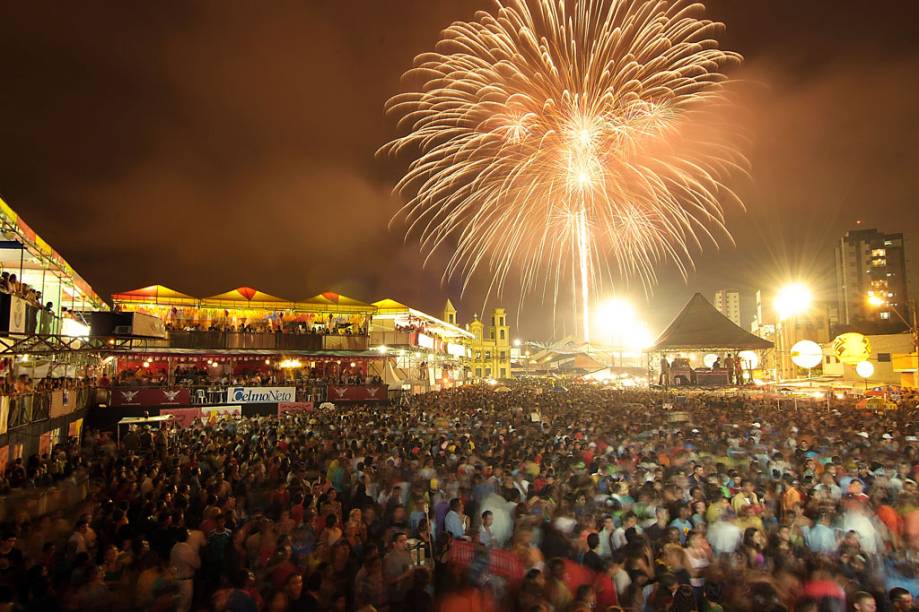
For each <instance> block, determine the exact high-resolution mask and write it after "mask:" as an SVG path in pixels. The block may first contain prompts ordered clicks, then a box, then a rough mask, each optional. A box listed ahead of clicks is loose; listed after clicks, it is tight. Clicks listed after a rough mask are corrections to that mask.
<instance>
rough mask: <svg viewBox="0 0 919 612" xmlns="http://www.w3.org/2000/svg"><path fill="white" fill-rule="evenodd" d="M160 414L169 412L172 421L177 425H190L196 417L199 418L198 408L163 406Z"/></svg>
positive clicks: (199, 410) (199, 411)
mask: <svg viewBox="0 0 919 612" xmlns="http://www.w3.org/2000/svg"><path fill="white" fill-rule="evenodd" d="M160 414H162V415H166V414H171V415H172V416H173V417H174V419H173V422H174V423H175V424H176V425H177V426H179V427H191V426H192V425H193V424H194V423H195V420H196V419H200V418H201V409H200V408H163V409H162V410H160Z"/></svg>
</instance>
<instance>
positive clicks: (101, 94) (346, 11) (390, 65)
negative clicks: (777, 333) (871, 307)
mask: <svg viewBox="0 0 919 612" xmlns="http://www.w3.org/2000/svg"><path fill="white" fill-rule="evenodd" d="M772 4H773V3H767V2H765V1H762V2H755V3H744V5H743V6H740V5H739V4H738V3H729V2H710V3H709V4H708V15H709V16H710V17H711V18H713V19H718V20H722V21H724V22H725V24H726V25H727V31H726V33H725V35H724V36H723V37H722V43H723V45H722V46H723V47H724V48H726V49H731V50H735V51H739V52H740V53H742V54H743V55H744V56H745V58H746V61H745V63H744V64H743V66H742V67H741V68H740V69H738V70H734V71H733V72H732V73H731V74H732V76H733V77H735V78H738V79H741V80H744V81H747V82H749V83H751V91H754V92H755V94H754V95H751V96H749V98H750V99H749V106H748V107H747V108H746V109H745V113H744V114H745V117H748V118H749V123H748V126H747V127H748V129H749V132H750V138H751V148H750V158H751V164H752V173H751V177H750V179H748V180H741V181H738V182H737V183H736V184H735V185H733V186H734V187H735V188H736V189H737V190H738V191H739V192H740V193H741V194H742V196H743V199H744V201H745V203H746V204H747V207H748V212H747V213H742V212H740V211H738V210H733V209H731V208H728V211H727V212H728V227H729V229H730V230H731V231H732V233H733V235H734V237H735V240H736V243H737V246H736V247H732V246H730V245H729V244H724V245H723V247H722V249H721V250H720V251H716V250H714V249H712V248H707V249H706V250H705V252H704V253H702V254H700V255H698V256H697V259H696V263H697V271H696V273H694V274H691V275H690V277H689V279H688V281H687V282H685V283H684V282H683V280H682V279H680V278H679V277H678V276H677V275H676V274H675V268H674V267H673V266H672V265H671V266H668V267H667V270H666V271H665V272H663V273H662V274H661V283H660V285H659V286H658V287H657V288H656V289H655V293H654V299H653V306H652V307H651V308H649V310H648V318H649V320H650V321H651V323H652V325H653V326H654V327H656V328H660V327H661V326H662V325H663V324H665V323H666V322H667V320H668V319H669V318H670V317H671V316H672V315H673V314H675V312H676V311H678V310H679V308H680V307H682V305H683V303H684V302H685V300H686V299H687V298H688V297H689V295H691V294H692V293H693V292H695V291H697V290H702V291H704V293H706V295H709V297H710V294H711V292H712V291H713V290H714V289H715V288H718V287H727V286H737V287H740V288H742V289H743V288H749V287H753V286H756V285H767V284H768V283H770V282H779V281H781V280H783V278H772V277H773V276H776V277H778V276H788V275H792V274H804V275H809V276H811V277H812V278H814V280H816V281H818V282H819V281H820V280H821V277H823V276H824V275H827V274H829V273H830V272H831V270H832V250H831V249H832V245H833V244H834V242H835V241H836V240H838V238H839V237H840V236H841V235H842V233H843V232H845V231H846V230H847V229H851V228H853V227H855V223H856V220H858V219H861V220H863V226H866V227H878V228H879V229H881V230H884V231H905V232H909V231H916V230H919V221H917V220H916V218H915V216H911V215H909V213H910V212H911V211H912V210H913V209H914V207H915V204H914V202H913V201H912V197H911V196H912V194H913V193H915V192H916V188H917V187H919V178H917V177H916V175H915V173H914V172H911V170H912V167H913V166H915V165H916V158H917V155H916V153H915V151H914V149H913V146H914V142H915V141H916V136H917V131H919V130H917V121H916V117H915V111H914V109H915V108H916V105H917V102H919V86H917V84H916V82H915V79H914V78H912V77H913V75H914V74H916V69H917V68H919V56H917V53H916V51H915V49H914V48H913V46H912V44H911V42H912V41H911V37H912V32H911V28H910V25H909V24H911V23H912V22H913V20H914V18H915V15H914V14H910V13H915V9H914V8H910V7H905V6H901V4H902V3H894V2H885V3H881V4H880V5H879V6H877V7H874V9H873V10H872V11H871V12H870V13H864V12H862V11H860V10H859V8H860V7H859V6H858V5H856V4H854V3H845V6H843V7H842V8H840V5H839V3H829V2H821V3H811V4H809V5H808V7H807V8H806V10H805V11H804V12H802V9H800V7H791V6H790V5H787V6H780V7H778V8H777V7H775V6H772ZM400 6H401V7H404V10H401V11H400V10H392V7H391V5H389V4H387V5H385V6H384V5H383V4H381V3H380V4H372V3H359V2H341V3H336V4H335V5H334V6H329V7H311V6H308V5H307V4H301V3H293V2H291V3H282V2H279V3H273V4H272V5H271V6H270V7H269V9H270V10H267V11H266V10H264V9H265V7H259V8H260V9H262V10H256V9H255V7H254V6H249V7H247V6H244V5H242V4H236V5H222V4H221V5H218V4H216V3H214V4H209V5H206V4H200V5H196V6H194V7H183V8H182V9H181V10H179V11H178V12H177V11H175V10H174V11H172V12H170V14H168V15H165V14H160V13H157V11H156V10H155V9H154V7H152V6H144V5H137V6H132V7H127V6H119V7H114V8H113V7H112V6H103V5H102V4H98V5H91V6H89V7H85V6H81V7H80V8H79V9H77V8H76V7H75V6H74V7H70V6H65V7H63V8H61V7H60V6H54V5H51V4H46V5H37V6H36V5H28V6H27V5H21V6H15V7H8V11H7V12H8V13H10V14H9V15H8V18H7V20H5V23H4V26H3V29H4V36H3V40H2V41H0V47H2V49H3V54H2V58H3V59H2V60H0V61H2V62H3V68H4V74H5V75H6V77H7V78H6V87H5V88H4V92H3V94H2V96H0V100H2V109H3V119H2V127H0V134H2V136H3V142H4V145H5V146H4V149H3V153H2V156H3V163H2V165H0V195H2V197H3V198H4V199H5V200H6V201H7V202H8V203H9V204H10V205H11V206H12V207H13V208H14V209H15V210H17V211H18V212H20V213H21V214H22V215H23V217H24V218H25V219H26V220H27V221H28V222H29V224H30V225H32V226H33V227H34V228H35V229H36V230H37V231H38V232H39V233H40V234H41V235H42V236H43V237H45V238H46V239H47V240H48V241H49V242H50V243H51V244H52V245H53V246H54V247H55V248H56V249H57V250H58V251H59V252H61V253H62V255H64V257H66V258H67V259H68V261H70V263H71V264H73V265H74V267H75V268H76V269H77V270H78V271H79V272H80V273H81V274H82V275H83V276H84V277H85V278H86V279H87V280H88V281H89V282H90V283H91V284H92V285H93V286H94V287H95V288H96V289H97V290H98V291H99V292H101V293H103V294H104V295H106V296H107V295H108V294H110V293H112V292H113V291H119V290H127V289H133V288H135V287H139V286H143V285H148V284H152V283H163V284H166V285H169V286H172V287H174V288H176V289H179V290H182V291H185V292H189V293H192V294H196V295H202V296H206V295H211V294H215V293H219V292H222V291H224V290H226V289H229V288H231V287H235V286H239V285H252V286H257V287H258V288H259V289H262V290H264V291H268V292H269V293H277V294H280V295H283V296H287V297H291V298H294V299H296V298H300V297H304V296H307V295H312V294H315V293H317V292H319V291H323V290H337V291H340V292H342V293H345V294H348V295H353V296H354V297H357V298H360V299H364V300H367V301H373V300H376V299H380V298H384V297H392V298H395V299H398V300H400V301H404V302H406V303H409V304H412V305H417V306H418V307H421V308H422V309H425V310H428V311H430V312H432V313H433V314H437V313H439V311H440V307H441V306H442V303H443V301H444V300H445V299H446V298H447V297H450V298H451V299H453V301H454V303H456V304H457V306H459V307H460V310H461V316H460V320H461V321H466V320H468V319H469V318H471V316H472V314H473V313H474V312H478V311H480V310H481V296H482V295H483V293H484V291H483V289H482V286H483V285H484V284H486V283H484V282H482V281H484V280H485V279H483V278H481V276H482V275H480V278H479V282H477V283H476V284H475V285H474V286H473V287H472V288H471V289H470V290H469V291H468V292H467V295H466V297H465V298H464V299H463V300H462V305H460V300H459V299H458V297H459V296H458V293H459V292H458V289H457V287H456V286H452V287H444V288H443V289H442V290H441V289H438V290H437V291H434V289H435V288H438V287H439V278H440V266H439V264H438V263H436V262H435V263H434V264H433V265H431V266H429V267H428V268H427V269H426V270H422V269H421V260H422V258H421V256H420V255H419V254H418V249H417V245H416V244H415V243H413V242H409V243H407V244H405V245H403V240H402V231H401V228H394V229H393V230H388V229H387V223H388V221H389V218H390V217H391V215H392V214H393V212H395V210H396V209H397V208H398V206H399V201H398V199H397V198H395V197H394V196H392V195H391V194H390V190H391V188H392V185H393V183H394V182H395V180H396V178H397V177H398V174H399V171H400V169H401V167H402V166H403V163H400V162H399V161H398V160H396V161H393V160H382V159H378V158H375V157H374V151H375V150H376V148H377V147H378V146H380V145H381V144H382V143H383V142H385V141H386V140H387V139H388V138H391V137H392V136H393V135H394V134H395V128H394V127H393V126H392V123H391V122H390V121H387V120H386V119H385V118H384V116H383V103H384V102H385V100H386V99H387V98H388V97H389V96H390V95H392V94H393V93H396V92H397V91H398V90H399V75H400V74H401V73H402V72H403V71H404V70H405V69H406V68H408V67H409V66H410V65H411V61H412V58H413V56H414V55H415V54H417V53H419V52H422V51H424V50H426V49H428V48H429V47H430V46H431V45H432V44H433V42H434V41H435V40H436V38H437V34H438V32H439V31H440V29H441V28H443V27H445V26H446V25H448V24H449V23H450V22H451V21H453V20H455V19H460V18H462V19H469V18H471V17H472V14H473V12H474V10H475V9H477V8H488V7H489V6H490V4H489V3H488V2H483V1H482V0H478V1H463V2H445V3H438V4H437V5H436V6H434V5H433V3H421V2H419V3H410V2H405V3H400ZM113 11H116V12H113ZM855 20H858V24H859V29H858V31H857V34H855V33H853V29H854V28H853V26H852V23H853V21H855ZM500 302H501V303H502V304H503V305H506V306H508V307H509V308H511V309H512V311H513V310H516V292H515V291H510V292H509V293H508V295H506V296H505V299H503V300H501V301H500ZM496 303H497V302H496V300H494V299H492V300H491V302H490V305H495V304H496ZM549 308H550V306H549V305H540V304H538V303H537V302H535V301H534V300H532V299H530V300H528V301H527V302H526V303H525V304H524V312H523V315H522V323H523V324H524V333H525V334H527V335H531V336H534V337H545V336H549V335H551V331H548V330H545V329H544V325H543V323H542V322H543V321H545V318H544V315H545V314H546V313H547V312H548V310H549ZM514 314H515V315H516V313H514ZM514 318H515V322H516V317H514Z"/></svg>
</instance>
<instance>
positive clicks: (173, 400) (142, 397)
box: [112, 389, 191, 408]
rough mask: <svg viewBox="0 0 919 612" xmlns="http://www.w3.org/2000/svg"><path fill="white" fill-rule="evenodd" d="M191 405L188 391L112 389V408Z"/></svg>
mask: <svg viewBox="0 0 919 612" xmlns="http://www.w3.org/2000/svg"><path fill="white" fill-rule="evenodd" d="M190 403H191V394H190V393H189V392H188V389H112V406H113V407H114V408H120V407H122V406H182V405H187V404H190Z"/></svg>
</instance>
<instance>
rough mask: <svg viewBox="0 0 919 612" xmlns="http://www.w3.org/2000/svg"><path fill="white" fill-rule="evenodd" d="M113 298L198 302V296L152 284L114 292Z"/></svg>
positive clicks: (164, 302) (120, 300) (161, 301)
mask: <svg viewBox="0 0 919 612" xmlns="http://www.w3.org/2000/svg"><path fill="white" fill-rule="evenodd" d="M112 300H114V301H115V302H123V303H141V302H142V303H147V304H164V305H170V304H175V305H180V304H181V305H190V304H195V303H197V301H198V298H195V297H192V296H190V295H188V294H187V293H182V292H181V291H176V290H175V289H170V288H169V287H166V286H165V285H150V286H149V287H141V288H139V289H132V290H131V291H123V292H121V293H115V294H112Z"/></svg>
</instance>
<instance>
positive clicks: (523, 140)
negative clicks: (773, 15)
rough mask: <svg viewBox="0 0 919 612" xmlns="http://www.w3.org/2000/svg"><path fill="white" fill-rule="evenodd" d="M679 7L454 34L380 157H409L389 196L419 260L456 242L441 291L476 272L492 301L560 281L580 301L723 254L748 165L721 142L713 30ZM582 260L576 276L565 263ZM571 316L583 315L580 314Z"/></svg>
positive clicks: (526, 6)
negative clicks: (614, 285)
mask: <svg viewBox="0 0 919 612" xmlns="http://www.w3.org/2000/svg"><path fill="white" fill-rule="evenodd" d="M703 10H704V7H703V6H702V5H701V4H698V3H695V4H694V3H690V2H685V1H682V0H677V1H675V2H668V1H658V2H653V1H652V2H639V1H631V0H555V1H552V0H530V1H525V0H513V1H511V2H508V3H506V4H504V3H501V2H497V3H496V4H495V8H494V10H493V11H492V12H479V13H477V14H476V16H475V20H474V21H470V22H456V23H454V24H452V25H451V26H450V27H448V28H447V29H446V30H444V32H443V33H442V37H441V40H440V42H439V43H438V44H437V46H436V49H435V51H433V52H430V53H424V54H421V55H419V56H418V57H416V58H415V65H414V68H413V69H411V70H409V71H408V72H407V73H406V74H405V80H406V82H408V83H414V84H416V85H417V87H416V88H415V89H413V90H412V91H408V92H406V93H402V94H399V95H396V96H394V97H393V98H391V99H390V100H389V101H388V102H387V104H386V110H387V113H388V114H391V115H394V116H396V117H398V125H399V127H400V128H402V129H405V130H407V133H406V134H405V135H404V136H401V137H399V138H396V139H395V140H393V141H391V142H389V143H387V144H386V145H384V146H383V147H382V148H381V149H380V153H382V154H393V155H395V154H398V153H400V152H401V151H403V150H408V151H410V152H411V153H412V154H413V155H414V159H413V161H412V162H411V163H410V164H409V167H408V170H407V172H406V173H405V175H404V176H403V177H402V179H401V180H400V181H399V182H398V184H397V185H396V191H398V192H399V193H400V194H402V195H403V196H404V197H405V198H406V199H407V203H406V204H405V206H404V207H403V208H402V210H401V211H400V214H398V215H397V217H401V216H404V219H405V222H406V224H407V226H408V228H407V236H408V235H418V236H419V239H420V243H421V246H422V249H423V250H424V251H425V252H426V253H428V257H430V255H431V254H432V253H433V252H434V251H436V250H437V249H438V248H439V247H441V246H444V245H445V242H447V241H448V240H451V241H455V249H454V250H453V252H452V254H451V256H450V258H449V260H448V263H447V265H446V267H445V269H444V280H447V279H449V278H451V277H456V276H459V277H461V278H463V280H464V285H463V287H464V289H465V288H466V286H467V285H468V283H469V279H470V277H471V276H472V275H473V273H474V272H475V271H476V270H477V269H479V267H480V266H483V265H484V266H486V267H487V268H488V270H489V271H490V272H491V274H492V278H493V282H492V286H493V288H494V289H495V290H496V291H497V293H498V294H499V295H500V294H501V293H502V291H503V289H504V285H505V282H506V280H507V275H508V273H509V271H510V270H511V268H512V266H519V269H520V274H521V278H522V293H523V294H526V293H528V292H530V291H533V290H540V291H541V293H542V295H543V298H545V297H546V296H547V294H549V292H550V291H551V295H552V297H553V300H556V299H557V297H558V292H559V286H560V281H561V277H562V276H563V274H564V272H563V271H564V270H565V269H566V268H570V269H572V270H573V271H575V272H574V273H575V274H577V275H578V276H580V279H579V280H580V283H579V285H580V288H581V296H580V300H581V312H582V315H583V316H584V318H585V321H584V323H583V325H584V326H585V329H584V336H585V337H586V336H587V333H588V331H587V322H586V314H585V313H586V312H587V310H588V308H589V305H590V297H589V287H590V286H591V285H593V286H594V287H597V286H599V285H602V284H603V283H605V282H611V281H612V278H613V277H614V274H618V275H619V276H622V277H624V278H636V279H637V280H639V281H640V282H641V283H642V284H643V285H644V286H645V287H648V286H650V285H652V284H653V283H654V282H655V281H656V267H657V266H658V265H659V264H660V263H662V262H664V261H668V260H669V261H672V262H674V263H675V265H676V266H677V267H678V269H679V270H680V272H681V273H682V274H683V275H684V276H685V275H686V272H687V270H688V269H689V268H690V267H691V266H692V253H693V251H694V250H696V249H698V248H700V247H701V244H702V239H703V238H704V239H706V240H711V241H715V240H716V235H721V236H727V237H728V238H729V234H728V232H727V229H726V227H725V222H724V214H723V208H722V203H721V201H722V200H725V199H730V200H734V201H736V202H737V203H738V204H740V202H739V200H738V199H737V198H736V197H735V196H734V194H733V193H732V192H731V191H730V190H728V189H727V188H725V187H724V184H723V181H724V179H725V178H726V177H727V176H728V175H729V174H731V173H732V172H735V171H741V172H742V171H743V170H744V169H745V167H746V161H745V160H744V158H743V157H742V156H741V155H740V154H739V153H738V151H737V149H736V147H735V146H734V144H733V142H734V134H733V133H731V131H730V130H726V129H725V127H726V125H725V122H724V121H723V120H722V118H723V115H722V113H721V111H723V110H724V108H725V105H726V99H725V93H724V83H725V81H726V77H725V76H724V74H723V69H724V68H725V67H726V66H727V65H729V64H731V63H736V62H739V61H740V59H741V58H740V56H739V55H737V54H736V53H731V52H728V51H723V50H721V49H719V48H718V42H717V40H716V39H715V36H716V35H717V34H718V33H720V31H721V30H722V24H720V23H717V22H713V21H709V20H706V19H703V18H702V17H701V14H702V12H703ZM568 257H574V258H575V260H574V261H572V262H571V265H568V266H566V265H562V263H561V262H562V261H571V260H568V259H567V258H568ZM575 304H576V300H575Z"/></svg>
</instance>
